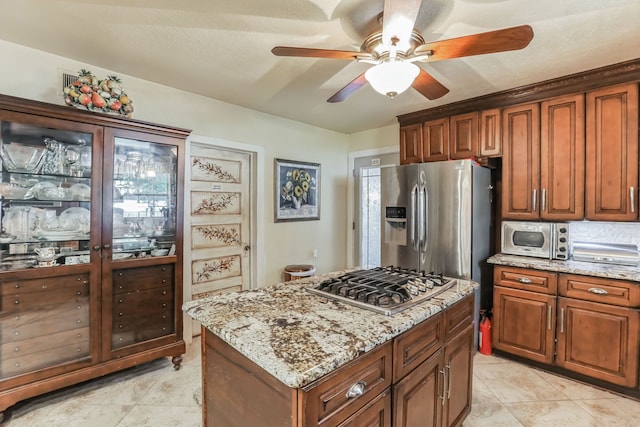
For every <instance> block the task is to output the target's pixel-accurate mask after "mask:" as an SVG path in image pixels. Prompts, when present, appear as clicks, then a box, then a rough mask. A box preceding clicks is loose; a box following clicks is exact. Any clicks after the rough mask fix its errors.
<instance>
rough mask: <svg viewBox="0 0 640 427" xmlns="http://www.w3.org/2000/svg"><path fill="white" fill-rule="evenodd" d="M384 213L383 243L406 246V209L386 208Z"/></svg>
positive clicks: (401, 207) (400, 207) (399, 207)
mask: <svg viewBox="0 0 640 427" xmlns="http://www.w3.org/2000/svg"><path fill="white" fill-rule="evenodd" d="M384 209H385V213H384V243H391V244H396V245H402V246H406V245H407V208H406V207H403V206H386V207H385V208H384Z"/></svg>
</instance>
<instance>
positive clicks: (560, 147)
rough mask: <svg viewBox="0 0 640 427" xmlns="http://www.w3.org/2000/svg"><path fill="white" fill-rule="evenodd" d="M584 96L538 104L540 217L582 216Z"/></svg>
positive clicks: (559, 219) (562, 219) (555, 219)
mask: <svg viewBox="0 0 640 427" xmlns="http://www.w3.org/2000/svg"><path fill="white" fill-rule="evenodd" d="M584 152H585V137H584V95H582V94H579V95H571V96H565V97H560V98H553V99H550V100H547V101H543V102H542V103H541V104H540V187H539V188H540V190H539V192H540V202H539V207H540V218H541V219H544V220H553V221H569V220H581V219H583V218H584V167H585V166H584V162H585V158H584Z"/></svg>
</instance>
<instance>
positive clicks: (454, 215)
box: [380, 160, 492, 317]
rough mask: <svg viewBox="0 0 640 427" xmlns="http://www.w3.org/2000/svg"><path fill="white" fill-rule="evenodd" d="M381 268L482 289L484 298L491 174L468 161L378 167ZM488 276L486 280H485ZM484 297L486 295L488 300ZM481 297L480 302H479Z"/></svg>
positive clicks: (487, 282) (487, 286)
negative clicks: (466, 282) (431, 275)
mask: <svg viewBox="0 0 640 427" xmlns="http://www.w3.org/2000/svg"><path fill="white" fill-rule="evenodd" d="M380 174H381V177H380V178H381V191H380V197H381V207H382V209H381V211H382V217H383V218H382V224H383V227H382V228H383V230H382V242H381V253H380V260H381V265H383V266H388V265H393V266H399V267H406V268H410V269H417V270H424V271H426V272H435V273H443V274H444V275H445V276H449V277H456V278H462V279H471V280H474V281H476V282H478V283H480V284H481V294H483V295H482V296H481V295H477V296H476V317H477V312H478V311H479V307H480V300H481V299H482V300H483V305H484V303H485V302H484V300H485V299H487V298H489V301H487V302H486V304H488V305H491V301H490V298H491V297H490V294H491V277H490V276H491V274H490V269H488V268H487V267H486V262H485V260H486V259H487V258H488V257H489V251H490V239H491V236H490V226H491V195H492V194H491V193H492V188H491V171H490V170H489V169H487V168H484V167H481V166H479V165H477V164H476V163H475V162H473V161H472V160H454V161H445V162H431V163H420V164H412V165H403V166H397V167H389V168H382V169H381V171H380ZM487 276H488V277H487ZM487 294H488V295H487ZM483 297H484V298H483Z"/></svg>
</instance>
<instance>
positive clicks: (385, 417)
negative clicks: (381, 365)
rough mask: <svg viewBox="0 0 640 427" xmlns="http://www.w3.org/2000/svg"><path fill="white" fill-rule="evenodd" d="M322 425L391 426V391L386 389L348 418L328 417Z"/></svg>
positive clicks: (324, 426) (328, 426)
mask: <svg viewBox="0 0 640 427" xmlns="http://www.w3.org/2000/svg"><path fill="white" fill-rule="evenodd" d="M320 426H323V427H331V426H339V427H360V426H367V427H391V391H390V390H385V391H383V392H382V394H381V395H379V396H378V397H376V398H375V399H373V400H372V401H371V402H369V403H367V404H366V405H365V406H364V408H362V409H360V410H359V411H358V412H356V413H355V414H353V415H351V416H350V417H349V418H347V419H346V420H344V421H342V420H337V419H336V420H334V419H333V417H332V418H328V419H326V420H324V421H323V422H322V423H321V424H320Z"/></svg>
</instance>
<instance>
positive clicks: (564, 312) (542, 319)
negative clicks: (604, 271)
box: [493, 267, 640, 389]
mask: <svg viewBox="0 0 640 427" xmlns="http://www.w3.org/2000/svg"><path fill="white" fill-rule="evenodd" d="M541 273H544V274H547V275H549V277H548V280H547V282H549V283H551V282H552V281H557V295H558V296H556V293H555V292H553V293H549V291H550V289H551V287H538V289H540V291H527V290H522V289H523V286H522V284H520V283H519V282H518V281H517V280H516V281H514V280H511V279H509V275H514V276H515V275H518V276H520V277H525V278H530V277H531V278H535V277H539V276H540V274H541ZM494 279H495V280H494V282H495V285H496V286H495V287H494V308H493V315H494V317H493V321H494V322H493V345H494V348H496V349H497V350H500V351H504V352H507V353H511V354H514V355H517V356H520V357H524V358H527V359H530V360H534V361H536V362H541V363H545V364H548V365H553V366H557V367H559V368H562V369H564V370H566V371H571V372H575V373H578V374H581V375H584V376H586V377H588V378H592V379H594V380H599V381H604V382H606V383H609V384H614V385H617V386H622V387H625V388H627V389H633V388H636V387H638V385H639V382H638V373H639V367H638V365H639V358H640V340H639V338H638V337H639V336H640V310H639V308H640V286H639V285H638V283H634V282H627V281H624V280H612V279H604V278H596V277H590V276H582V275H575V274H557V273H552V272H540V271H538V270H529V269H523V268H515V267H496V268H495V270H494ZM532 289H535V288H532ZM554 343H555V345H554Z"/></svg>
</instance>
